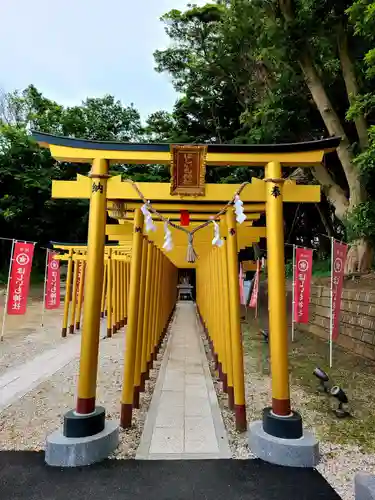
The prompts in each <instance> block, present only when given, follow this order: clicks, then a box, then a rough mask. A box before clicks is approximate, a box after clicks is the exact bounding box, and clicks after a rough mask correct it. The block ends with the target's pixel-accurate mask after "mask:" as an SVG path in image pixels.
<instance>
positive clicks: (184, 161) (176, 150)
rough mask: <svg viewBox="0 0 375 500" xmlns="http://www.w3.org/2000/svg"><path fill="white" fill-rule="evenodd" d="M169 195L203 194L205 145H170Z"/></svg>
mask: <svg viewBox="0 0 375 500" xmlns="http://www.w3.org/2000/svg"><path fill="white" fill-rule="evenodd" d="M171 154H172V165H171V174H172V178H171V195H182V196H204V194H205V175H206V155H207V147H206V146H194V145H189V146H177V145H172V146H171Z"/></svg>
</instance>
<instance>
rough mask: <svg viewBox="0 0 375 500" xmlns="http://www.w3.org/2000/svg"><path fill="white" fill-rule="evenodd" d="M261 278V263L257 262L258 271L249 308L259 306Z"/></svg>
mask: <svg viewBox="0 0 375 500" xmlns="http://www.w3.org/2000/svg"><path fill="white" fill-rule="evenodd" d="M259 277H260V261H259V260H257V270H256V273H255V278H254V286H253V290H252V292H251V298H250V302H249V307H257V306H258V295H259Z"/></svg>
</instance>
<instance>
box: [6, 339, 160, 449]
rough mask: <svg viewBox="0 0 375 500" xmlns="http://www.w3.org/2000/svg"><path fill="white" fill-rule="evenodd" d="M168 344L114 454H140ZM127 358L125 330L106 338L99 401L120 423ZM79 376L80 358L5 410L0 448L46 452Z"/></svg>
mask: <svg viewBox="0 0 375 500" xmlns="http://www.w3.org/2000/svg"><path fill="white" fill-rule="evenodd" d="M165 346H166V342H164V344H163V347H162V348H161V350H160V354H159V361H158V362H156V363H155V369H153V370H151V374H150V380H149V381H148V382H147V384H146V392H145V393H144V394H143V395H142V396H141V405H140V406H141V408H140V409H139V410H135V411H134V413H133V427H132V428H131V429H130V430H126V431H123V430H121V432H120V446H119V448H118V449H117V450H116V452H115V453H114V455H113V457H112V458H133V457H134V456H135V453H136V450H137V447H138V444H139V441H140V437H141V434H142V430H143V424H144V421H145V416H146V413H147V409H148V407H149V404H150V401H151V397H152V392H153V390H154V386H155V382H156V378H157V374H158V372H159V369H160V359H161V356H162V354H163V352H164V349H165ZM123 357H124V333H117V334H116V335H115V336H114V337H112V338H111V339H104V340H102V342H101V343H100V358H99V369H98V391H97V402H98V404H101V405H103V406H104V407H105V408H106V412H107V418H108V419H111V420H115V421H119V418H120V413H119V410H120V398H121V387H122V376H123ZM77 374H78V360H74V361H71V362H70V363H69V364H68V365H66V366H65V367H64V368H63V369H62V370H59V371H58V372H56V373H55V374H54V375H53V376H52V377H50V378H49V379H48V380H46V381H44V382H42V383H41V384H40V385H39V386H38V387H37V388H36V389H35V390H33V391H31V392H29V393H28V394H26V395H25V396H24V397H23V398H21V399H19V400H18V401H17V402H15V403H14V404H13V405H11V406H10V407H8V408H7V409H6V410H4V411H3V412H2V413H1V419H0V449H3V450H34V451H35V450H43V449H44V443H45V438H46V435H47V434H49V433H51V432H53V431H54V430H55V429H57V428H58V427H59V426H60V425H61V423H62V420H63V415H64V413H65V412H66V411H67V410H69V409H71V408H72V407H73V406H74V403H75V390H76V386H77Z"/></svg>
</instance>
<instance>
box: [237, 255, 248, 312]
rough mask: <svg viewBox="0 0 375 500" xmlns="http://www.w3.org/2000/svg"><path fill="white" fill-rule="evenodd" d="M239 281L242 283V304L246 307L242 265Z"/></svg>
mask: <svg viewBox="0 0 375 500" xmlns="http://www.w3.org/2000/svg"><path fill="white" fill-rule="evenodd" d="M238 280H239V283H240V304H241V305H245V304H246V301H245V291H244V286H243V271H242V264H240V274H239V276H238Z"/></svg>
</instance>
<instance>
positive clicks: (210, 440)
mask: <svg viewBox="0 0 375 500" xmlns="http://www.w3.org/2000/svg"><path fill="white" fill-rule="evenodd" d="M171 328H172V330H171V335H170V338H169V342H168V346H167V349H166V351H165V355H164V359H163V363H162V367H161V370H160V373H159V377H158V381H157V384H156V387H155V391H154V395H153V398H152V401H151V405H150V409H149V412H148V415H147V420H146V423H145V427H144V431H143V434H142V438H141V442H140V445H139V448H138V451H137V456H136V458H139V459H168V458H169V459H189V458H192V459H193V458H196V459H199V458H201V459H202V458H230V457H231V453H230V449H229V444H228V439H227V435H226V431H225V427H224V424H223V420H222V417H221V413H220V408H219V405H218V401H217V397H216V392H215V389H214V386H213V383H212V379H211V375H210V372H209V367H208V363H207V358H206V355H205V352H204V348H203V344H202V340H201V337H200V334H199V328H200V327H199V325H198V322H197V316H196V310H195V305H194V304H193V303H192V302H184V301H181V302H179V303H178V304H177V309H176V314H175V316H174V319H173V323H172V326H171Z"/></svg>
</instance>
